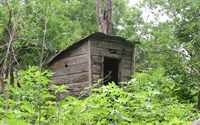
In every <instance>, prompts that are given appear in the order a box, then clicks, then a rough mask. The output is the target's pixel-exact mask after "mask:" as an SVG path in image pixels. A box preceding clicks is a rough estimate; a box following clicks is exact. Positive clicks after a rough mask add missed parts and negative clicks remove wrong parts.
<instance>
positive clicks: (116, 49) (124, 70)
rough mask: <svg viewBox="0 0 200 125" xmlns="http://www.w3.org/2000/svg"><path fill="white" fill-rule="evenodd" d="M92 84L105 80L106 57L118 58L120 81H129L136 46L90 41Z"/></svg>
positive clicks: (114, 42)
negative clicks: (104, 62)
mask: <svg viewBox="0 0 200 125" xmlns="http://www.w3.org/2000/svg"><path fill="white" fill-rule="evenodd" d="M90 43H91V50H90V51H91V67H92V68H91V72H92V76H91V77H92V78H91V79H92V82H93V83H97V81H98V80H99V79H102V78H103V69H104V68H103V61H104V57H110V58H117V59H119V60H120V64H119V74H118V77H119V81H127V80H129V79H130V77H131V75H132V72H133V59H134V57H133V55H134V54H133V52H134V51H133V50H134V46H126V45H124V44H122V43H119V42H116V41H97V40H95V41H90Z"/></svg>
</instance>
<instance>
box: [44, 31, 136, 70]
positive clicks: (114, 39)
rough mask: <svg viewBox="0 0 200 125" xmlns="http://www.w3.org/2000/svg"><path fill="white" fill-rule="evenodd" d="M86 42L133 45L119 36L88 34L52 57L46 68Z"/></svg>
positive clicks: (97, 33)
mask: <svg viewBox="0 0 200 125" xmlns="http://www.w3.org/2000/svg"><path fill="white" fill-rule="evenodd" d="M88 40H91V41H92V40H98V41H109V42H115V43H119V44H123V45H125V46H132V45H134V44H135V43H134V42H131V41H129V40H127V39H125V38H123V37H120V36H112V35H107V34H104V33H101V32H95V33H92V34H90V35H89V36H87V37H85V38H83V39H81V40H79V41H77V42H75V43H73V44H72V45H70V46H69V47H67V48H66V49H64V50H62V51H60V52H58V53H57V54H56V55H54V56H53V57H52V58H51V59H50V60H49V61H48V62H47V66H50V65H51V64H52V63H53V62H54V61H56V60H57V59H59V57H60V56H62V55H63V54H64V53H66V52H67V51H70V50H72V49H74V48H76V47H78V46H80V45H81V44H82V43H84V42H86V41H88Z"/></svg>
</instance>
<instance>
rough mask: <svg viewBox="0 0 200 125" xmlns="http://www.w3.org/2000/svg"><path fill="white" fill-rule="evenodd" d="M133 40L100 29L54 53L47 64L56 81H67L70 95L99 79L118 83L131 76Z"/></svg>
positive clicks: (62, 82) (104, 82)
mask: <svg viewBox="0 0 200 125" xmlns="http://www.w3.org/2000/svg"><path fill="white" fill-rule="evenodd" d="M133 64H134V44H133V43H131V42H130V41H128V40H126V39H124V38H122V37H118V36H110V35H106V34H103V33H100V32H96V33H93V34H91V35H89V36H88V37H86V38H84V39H82V40H80V41H78V42H76V43H74V44H73V45H71V46H70V47H68V48H66V49H65V50H63V51H61V52H59V53H58V54H57V55H55V56H54V57H53V58H52V59H51V60H50V61H49V62H48V67H49V68H50V69H51V70H52V71H53V72H54V75H53V80H54V81H55V82H56V83H61V84H66V85H67V86H68V91H69V93H68V94H70V95H79V94H80V92H81V91H83V90H84V88H86V87H89V86H90V85H92V84H95V83H97V82H98V81H102V83H103V84H107V83H108V82H111V81H114V82H116V83H117V84H118V83H120V82H121V81H127V80H129V79H130V77H131V75H132V72H133V70H134V66H133Z"/></svg>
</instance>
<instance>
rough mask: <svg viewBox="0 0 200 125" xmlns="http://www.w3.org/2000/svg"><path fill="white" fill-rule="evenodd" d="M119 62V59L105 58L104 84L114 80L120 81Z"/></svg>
mask: <svg viewBox="0 0 200 125" xmlns="http://www.w3.org/2000/svg"><path fill="white" fill-rule="evenodd" d="M119 62H120V61H119V59H115V58H108V57H105V58H104V74H103V76H104V85H106V84H108V83H109V82H112V81H113V82H115V83H116V84H117V83H118V80H119V79H118V73H119Z"/></svg>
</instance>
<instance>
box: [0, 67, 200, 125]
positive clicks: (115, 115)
mask: <svg viewBox="0 0 200 125" xmlns="http://www.w3.org/2000/svg"><path fill="white" fill-rule="evenodd" d="M50 76H51V73H49V72H48V71H40V70H39V69H38V68H37V67H31V68H29V69H28V70H25V71H21V72H19V74H18V80H17V81H18V83H19V84H20V85H21V88H17V87H13V86H7V93H8V95H9V96H8V97H7V98H6V96H1V97H0V121H1V122H0V124H3V125H4V124H8V125H29V124H30V125H35V124H38V125H108V124H109V125H184V124H185V125H186V124H188V123H189V122H190V121H192V120H193V119H196V118H197V117H198V113H196V112H195V109H194V108H193V104H190V103H181V102H180V101H179V100H178V97H177V96H176V95H175V94H174V93H175V92H176V86H175V84H176V83H175V82H174V81H173V80H171V79H169V78H168V77H166V76H165V72H164V70H163V69H157V70H154V71H149V72H146V73H138V74H136V75H135V78H134V79H132V80H130V81H129V82H125V83H124V84H123V85H124V86H121V87H119V86H117V85H115V84H114V83H110V84H109V85H107V86H102V87H101V88H95V89H93V90H92V94H91V95H90V96H89V97H87V98H85V99H78V98H76V97H66V98H65V99H64V100H61V101H56V98H55V96H54V95H55V93H52V92H50V91H49V85H48V83H49V82H50V80H49V77H50ZM57 89H58V90H60V88H57Z"/></svg>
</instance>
